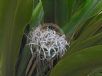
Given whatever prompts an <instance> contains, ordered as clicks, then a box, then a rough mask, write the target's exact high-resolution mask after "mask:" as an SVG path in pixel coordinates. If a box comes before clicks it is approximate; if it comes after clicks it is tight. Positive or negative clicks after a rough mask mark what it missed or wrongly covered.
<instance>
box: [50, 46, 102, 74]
mask: <svg viewBox="0 0 102 76" xmlns="http://www.w3.org/2000/svg"><path fill="white" fill-rule="evenodd" d="M101 58H102V45H98V46H94V47H90V48H86V49H83V50H81V51H78V52H76V53H73V54H71V55H69V56H66V57H65V58H62V60H61V61H60V62H59V63H58V64H57V65H56V66H55V68H54V69H53V70H52V72H51V75H50V76H87V75H88V74H89V73H90V72H91V71H92V70H93V69H96V68H99V67H100V66H102V59H101Z"/></svg>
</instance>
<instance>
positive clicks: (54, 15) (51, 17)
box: [42, 0, 84, 27]
mask: <svg viewBox="0 0 102 76" xmlns="http://www.w3.org/2000/svg"><path fill="white" fill-rule="evenodd" d="M42 3H43V7H44V13H45V15H44V19H45V22H52V23H55V24H58V25H59V26H60V27H63V26H64V25H65V24H66V23H67V22H69V20H70V18H71V16H72V15H73V14H74V12H75V11H76V10H78V9H79V8H80V6H82V4H84V1H83V0H42Z"/></svg>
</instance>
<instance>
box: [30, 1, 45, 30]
mask: <svg viewBox="0 0 102 76" xmlns="http://www.w3.org/2000/svg"><path fill="white" fill-rule="evenodd" d="M43 14H44V11H43V6H42V2H41V1H39V2H38V4H37V5H36V7H35V8H34V9H33V13H32V17H31V21H30V28H32V27H35V26H37V25H39V24H40V23H41V21H42V20H43Z"/></svg>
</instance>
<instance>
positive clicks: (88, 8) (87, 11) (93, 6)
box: [63, 0, 102, 34]
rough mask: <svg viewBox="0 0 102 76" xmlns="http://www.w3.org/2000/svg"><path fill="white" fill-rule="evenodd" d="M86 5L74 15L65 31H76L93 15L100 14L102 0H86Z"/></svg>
mask: <svg viewBox="0 0 102 76" xmlns="http://www.w3.org/2000/svg"><path fill="white" fill-rule="evenodd" d="M85 1H86V3H85V5H84V6H83V7H82V8H80V9H79V10H78V11H76V13H75V14H74V15H73V16H72V18H71V20H70V22H68V23H67V24H66V25H65V27H64V28H63V30H64V31H65V33H66V34H67V33H68V34H69V33H71V34H72V33H74V32H75V31H76V29H77V28H80V27H82V26H83V24H84V23H85V22H86V21H87V20H88V19H89V18H91V17H92V16H94V15H96V14H98V13H99V12H100V11H101V10H102V7H101V6H102V0H85Z"/></svg>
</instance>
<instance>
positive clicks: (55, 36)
mask: <svg viewBox="0 0 102 76" xmlns="http://www.w3.org/2000/svg"><path fill="white" fill-rule="evenodd" d="M54 26H55V25H52V24H45V25H44V26H41V25H39V26H38V27H36V28H35V29H33V30H32V31H31V32H30V34H29V37H30V40H29V43H28V44H29V45H30V50H31V53H32V54H37V55H39V56H40V58H41V59H44V60H45V59H46V60H50V59H53V58H54V57H62V56H63V55H64V54H65V52H66V46H67V45H69V43H68V42H67V40H66V39H65V35H64V34H62V33H61V32H58V30H56V27H54Z"/></svg>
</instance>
